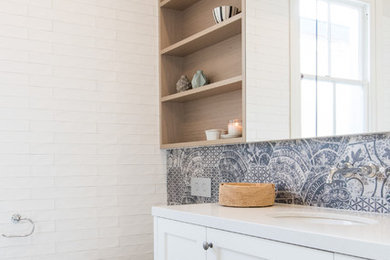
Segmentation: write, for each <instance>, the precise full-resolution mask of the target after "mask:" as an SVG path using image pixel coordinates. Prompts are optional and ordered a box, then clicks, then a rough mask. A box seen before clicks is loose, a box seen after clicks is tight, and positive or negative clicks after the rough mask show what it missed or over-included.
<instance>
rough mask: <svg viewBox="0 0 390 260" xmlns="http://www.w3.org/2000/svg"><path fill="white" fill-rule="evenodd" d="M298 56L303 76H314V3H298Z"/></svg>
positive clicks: (315, 6)
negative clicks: (299, 55)
mask: <svg viewBox="0 0 390 260" xmlns="http://www.w3.org/2000/svg"><path fill="white" fill-rule="evenodd" d="M300 3H301V4H300V17H301V19H300V34H301V35H300V54H301V57H300V59H301V71H302V73H305V74H312V75H315V74H316V66H317V65H316V64H317V59H316V52H317V50H316V33H317V29H316V27H317V25H316V8H317V4H316V1H313V0H301V2H300Z"/></svg>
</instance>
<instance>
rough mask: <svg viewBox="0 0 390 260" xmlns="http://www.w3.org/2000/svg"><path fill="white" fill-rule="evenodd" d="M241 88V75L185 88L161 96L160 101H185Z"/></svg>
mask: <svg viewBox="0 0 390 260" xmlns="http://www.w3.org/2000/svg"><path fill="white" fill-rule="evenodd" d="M241 88H242V76H237V77H233V78H230V79H226V80H222V81H219V82H215V83H212V84H209V85H206V86H202V87H199V88H196V89H191V90H187V91H184V92H180V93H177V94H173V95H169V96H166V97H162V98H161V102H187V101H191V100H196V99H200V98H204V97H210V96H215V95H220V94H223V93H227V92H231V91H235V90H239V89H241Z"/></svg>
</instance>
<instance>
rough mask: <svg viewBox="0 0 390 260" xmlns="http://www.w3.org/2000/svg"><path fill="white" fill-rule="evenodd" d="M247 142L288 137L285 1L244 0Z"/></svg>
mask: <svg viewBox="0 0 390 260" xmlns="http://www.w3.org/2000/svg"><path fill="white" fill-rule="evenodd" d="M246 5H247V6H246V12H247V14H246V28H247V30H246V46H247V49H246V53H247V55H246V103H247V107H246V119H247V137H246V138H247V141H248V142H254V141H264V140H276V139H288V138H290V60H289V54H290V41H289V40H290V39H289V33H290V31H289V22H290V20H289V19H290V18H289V1H288V0H278V1H274V0H247V1H246Z"/></svg>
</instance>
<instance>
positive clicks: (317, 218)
mask: <svg viewBox="0 0 390 260" xmlns="http://www.w3.org/2000/svg"><path fill="white" fill-rule="evenodd" d="M271 217H272V218H275V219H278V220H281V221H290V222H305V223H311V224H319V225H343V226H358V225H370V224H375V223H376V221H375V220H372V219H368V218H364V217H356V216H350V215H339V214H327V213H312V214H307V213H300V212H286V213H280V214H275V215H271Z"/></svg>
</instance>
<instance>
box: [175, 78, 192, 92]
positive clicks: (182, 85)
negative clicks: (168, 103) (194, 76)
mask: <svg viewBox="0 0 390 260" xmlns="http://www.w3.org/2000/svg"><path fill="white" fill-rule="evenodd" d="M189 89H191V82H190V80H189V79H188V78H187V76H186V75H181V77H180V79H179V81H178V82H177V83H176V90H177V92H183V91H186V90H189Z"/></svg>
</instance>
